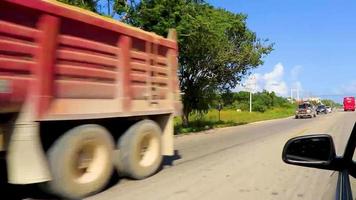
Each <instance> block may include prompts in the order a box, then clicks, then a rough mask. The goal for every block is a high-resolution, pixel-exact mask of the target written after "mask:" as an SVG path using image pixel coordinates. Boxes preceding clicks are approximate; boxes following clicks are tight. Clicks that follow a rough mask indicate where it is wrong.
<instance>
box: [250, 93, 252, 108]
mask: <svg viewBox="0 0 356 200" xmlns="http://www.w3.org/2000/svg"><path fill="white" fill-rule="evenodd" d="M250 112H252V92H251V91H250Z"/></svg>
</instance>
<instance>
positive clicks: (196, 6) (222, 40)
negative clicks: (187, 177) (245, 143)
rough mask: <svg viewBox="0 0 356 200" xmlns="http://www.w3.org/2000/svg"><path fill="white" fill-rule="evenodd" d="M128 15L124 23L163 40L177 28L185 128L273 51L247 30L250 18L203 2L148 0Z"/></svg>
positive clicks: (140, 3) (139, 4)
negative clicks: (191, 119) (190, 119)
mask: <svg viewBox="0 0 356 200" xmlns="http://www.w3.org/2000/svg"><path fill="white" fill-rule="evenodd" d="M127 10H128V11H129V13H126V15H127V16H129V17H128V18H127V19H125V21H126V22H128V23H130V24H132V25H134V26H137V27H140V28H142V29H144V30H147V31H153V32H155V33H157V34H159V35H163V36H165V35H167V31H168V29H169V28H176V30H177V33H178V42H179V47H180V49H179V51H180V54H179V63H180V68H179V79H180V88H181V91H182V92H183V93H184V95H183V97H182V100H183V104H184V109H183V121H184V124H185V125H187V124H188V122H189V114H190V113H191V112H192V111H196V112H205V111H207V110H208V109H209V105H210V104H211V103H212V101H213V97H214V95H215V93H216V92H219V91H227V90H230V89H231V88H234V87H235V86H236V84H237V83H238V82H240V80H241V79H242V77H244V76H245V75H247V74H248V72H249V70H250V69H252V68H255V67H257V66H259V65H260V64H262V63H263V61H262V58H263V56H264V55H267V54H268V53H270V51H271V50H272V45H271V44H266V41H261V40H260V39H258V38H257V36H256V34H255V33H254V32H252V31H251V30H249V29H248V27H247V25H246V19H247V16H246V15H243V14H235V13H231V12H228V11H226V10H224V9H217V8H214V7H212V6H210V5H209V4H207V3H205V2H204V1H196V0H195V1H193V0H176V1H171V0H145V1H140V2H139V3H138V4H137V5H136V6H135V7H134V8H130V9H126V11H127ZM119 14H120V15H123V13H122V10H121V13H119Z"/></svg>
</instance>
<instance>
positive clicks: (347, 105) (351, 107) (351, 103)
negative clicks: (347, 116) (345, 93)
mask: <svg viewBox="0 0 356 200" xmlns="http://www.w3.org/2000/svg"><path fill="white" fill-rule="evenodd" d="M344 111H355V97H345V98H344Z"/></svg>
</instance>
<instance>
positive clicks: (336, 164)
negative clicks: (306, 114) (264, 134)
mask: <svg viewBox="0 0 356 200" xmlns="http://www.w3.org/2000/svg"><path fill="white" fill-rule="evenodd" d="M355 141H356V124H355V125H354V127H353V129H352V131H351V134H350V136H349V140H348V142H347V145H346V148H345V150H344V152H343V154H341V155H340V156H338V155H337V154H336V151H335V146H334V142H333V139H332V137H331V136H330V135H326V134H318V135H306V136H299V137H295V138H292V139H290V140H289V141H288V142H287V143H286V145H285V146H284V148H283V153H282V160H283V161H284V162H285V163H287V164H291V165H298V166H302V167H311V168H317V169H322V170H330V171H331V172H332V173H330V174H331V175H328V177H329V181H328V183H329V184H328V185H329V186H328V189H327V190H326V191H325V192H324V193H323V194H320V196H323V197H321V198H320V199H333V200H353V199H354V198H353V197H352V196H353V194H352V193H353V192H354V191H353V190H354V189H355V185H354V184H353V183H354V181H355V180H354V178H356V163H355V161H354V154H355V148H356V142H355ZM334 172H336V173H335V174H336V176H335V175H334ZM313 173H315V172H313ZM325 175H327V174H325ZM310 184H313V182H310ZM316 199H318V198H316Z"/></svg>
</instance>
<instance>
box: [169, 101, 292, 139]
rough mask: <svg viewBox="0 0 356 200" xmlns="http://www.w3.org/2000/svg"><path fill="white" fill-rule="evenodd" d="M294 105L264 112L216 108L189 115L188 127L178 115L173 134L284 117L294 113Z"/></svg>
mask: <svg viewBox="0 0 356 200" xmlns="http://www.w3.org/2000/svg"><path fill="white" fill-rule="evenodd" d="M294 112H295V106H294V105H291V106H288V107H277V108H273V109H270V110H267V111H266V112H263V113H262V112H251V113H250V112H237V111H235V110H222V111H221V112H220V121H219V112H218V111H217V110H210V111H209V112H208V113H207V114H205V115H204V116H199V115H196V114H192V115H191V116H190V124H189V126H188V127H184V126H183V125H182V120H181V118H180V117H176V118H175V119H174V133H175V134H186V133H189V132H198V131H204V130H209V129H212V128H220V127H228V126H237V125H242V124H248V123H251V122H257V121H263V120H270V119H278V118H284V117H289V116H292V115H294Z"/></svg>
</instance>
